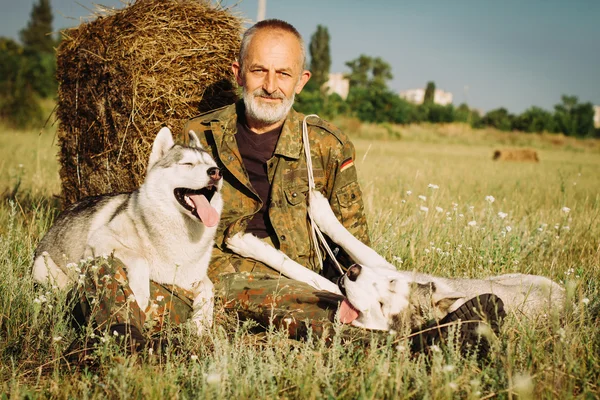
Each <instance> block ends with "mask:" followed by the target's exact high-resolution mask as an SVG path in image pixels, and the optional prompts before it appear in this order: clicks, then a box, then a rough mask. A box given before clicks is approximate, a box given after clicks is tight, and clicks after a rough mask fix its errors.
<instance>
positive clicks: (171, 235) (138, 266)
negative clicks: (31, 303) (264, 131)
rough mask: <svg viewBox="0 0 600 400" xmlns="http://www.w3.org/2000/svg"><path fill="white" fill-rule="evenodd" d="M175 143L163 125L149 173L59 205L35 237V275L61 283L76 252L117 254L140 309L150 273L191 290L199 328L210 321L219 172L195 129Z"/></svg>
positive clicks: (144, 304) (144, 302) (69, 276)
mask: <svg viewBox="0 0 600 400" xmlns="http://www.w3.org/2000/svg"><path fill="white" fill-rule="evenodd" d="M189 139H190V140H189V146H183V145H176V144H175V143H174V141H173V136H172V134H171V131H170V130H169V129H168V128H162V129H161V130H160V132H159V133H158V135H157V136H156V138H155V140H154V144H153V146H152V152H151V154H150V158H149V162H148V167H147V173H146V177H145V180H144V183H143V184H142V185H141V186H140V188H139V189H138V190H136V191H134V192H131V193H123V194H118V195H105V196H98V197H93V198H87V199H84V200H82V201H81V202H78V203H76V204H74V205H73V206H71V207H70V208H69V209H67V210H66V211H65V212H63V213H62V214H61V215H60V216H59V217H58V218H57V220H56V221H55V223H54V225H53V226H52V227H51V228H50V230H49V231H48V233H46V235H45V236H44V238H43V239H42V240H41V242H40V243H39V245H38V247H37V249H36V251H35V256H34V262H33V277H34V279H35V280H36V281H38V282H41V283H44V284H52V285H56V286H58V287H60V288H64V287H66V286H67V285H69V284H70V282H72V281H73V280H74V276H73V271H70V270H69V268H68V267H67V266H68V265H69V264H70V263H78V262H79V261H80V260H81V259H85V258H88V257H97V256H104V255H111V254H112V255H114V257H116V258H118V259H120V260H121V261H122V262H123V264H124V265H125V268H126V269H127V276H128V280H129V285H130V287H131V290H132V291H133V293H134V295H135V298H136V301H137V303H138V304H139V306H140V308H141V309H142V310H145V309H146V307H147V305H148V300H149V297H150V286H149V285H150V280H152V281H155V282H158V283H162V284H173V285H177V286H179V287H181V288H184V289H187V290H190V291H192V292H193V293H194V295H195V299H194V302H193V315H192V320H193V321H194V322H195V323H196V325H197V327H198V332H199V333H201V332H202V329H203V328H205V327H208V326H210V325H211V324H212V314H213V307H214V305H213V297H214V295H213V284H212V282H211V281H210V280H209V279H208V277H207V269H208V264H209V261H210V256H211V251H212V247H213V243H214V235H215V233H216V229H217V224H218V221H219V218H220V214H221V210H222V207H223V200H222V198H221V194H220V190H221V187H222V179H221V173H220V171H219V169H218V168H217V165H216V163H215V162H214V160H213V159H212V157H211V156H210V154H209V153H207V152H206V151H204V150H203V149H202V146H201V145H200V141H199V140H198V137H197V136H196V134H195V133H194V132H192V131H190V132H189Z"/></svg>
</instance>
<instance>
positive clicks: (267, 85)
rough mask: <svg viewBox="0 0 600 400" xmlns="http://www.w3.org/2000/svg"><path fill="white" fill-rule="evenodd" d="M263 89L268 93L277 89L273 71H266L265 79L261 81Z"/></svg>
mask: <svg viewBox="0 0 600 400" xmlns="http://www.w3.org/2000/svg"><path fill="white" fill-rule="evenodd" d="M263 90H264V91H265V92H267V93H269V94H271V93H274V92H275V91H276V90H277V83H276V80H275V73H274V72H271V71H269V72H267V74H266V75H265V80H264V82H263Z"/></svg>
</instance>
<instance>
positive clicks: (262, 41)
mask: <svg viewBox="0 0 600 400" xmlns="http://www.w3.org/2000/svg"><path fill="white" fill-rule="evenodd" d="M248 50H249V51H248V53H247V55H246V62H247V63H248V65H251V64H261V63H263V62H265V61H266V60H263V59H262V58H263V57H265V56H267V57H269V58H276V59H277V58H279V59H281V60H286V59H287V61H288V63H290V66H291V63H295V62H296V61H298V60H299V59H300V58H301V56H302V54H301V51H302V48H301V46H300V41H299V40H298V38H297V37H296V36H294V35H293V34H291V33H289V32H286V31H283V30H279V29H265V30H261V31H258V32H257V33H256V34H255V35H254V37H253V38H252V41H251V43H250V45H249V48H248ZM290 58H291V60H290ZM281 67H284V66H283V65H282V66H281Z"/></svg>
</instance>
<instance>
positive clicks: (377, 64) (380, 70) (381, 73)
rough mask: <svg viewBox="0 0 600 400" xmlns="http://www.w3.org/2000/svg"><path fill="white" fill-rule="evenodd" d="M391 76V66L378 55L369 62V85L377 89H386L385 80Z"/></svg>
mask: <svg viewBox="0 0 600 400" xmlns="http://www.w3.org/2000/svg"><path fill="white" fill-rule="evenodd" d="M392 78H393V75H392V67H391V66H390V64H388V63H387V62H385V61H383V59H381V58H380V57H377V58H374V59H373V61H372V63H371V86H372V87H375V88H377V89H381V90H385V89H387V82H388V81H389V80H391V79H392Z"/></svg>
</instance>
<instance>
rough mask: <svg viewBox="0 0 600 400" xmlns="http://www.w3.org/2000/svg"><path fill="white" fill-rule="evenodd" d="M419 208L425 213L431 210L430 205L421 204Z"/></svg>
mask: <svg viewBox="0 0 600 400" xmlns="http://www.w3.org/2000/svg"><path fill="white" fill-rule="evenodd" d="M419 209H420V210H421V211H423V212H425V213H427V212H429V207H425V206H421V207H419Z"/></svg>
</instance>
